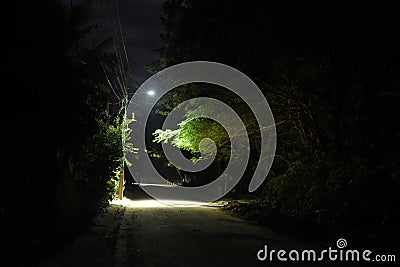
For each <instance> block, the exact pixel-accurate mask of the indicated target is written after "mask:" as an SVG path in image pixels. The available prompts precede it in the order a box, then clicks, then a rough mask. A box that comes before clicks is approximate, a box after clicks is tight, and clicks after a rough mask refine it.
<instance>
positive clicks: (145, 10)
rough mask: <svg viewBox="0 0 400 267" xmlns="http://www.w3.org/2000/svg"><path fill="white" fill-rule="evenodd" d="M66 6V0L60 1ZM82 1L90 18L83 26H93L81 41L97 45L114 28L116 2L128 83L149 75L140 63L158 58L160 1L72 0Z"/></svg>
mask: <svg viewBox="0 0 400 267" xmlns="http://www.w3.org/2000/svg"><path fill="white" fill-rule="evenodd" d="M64 2H65V3H66V4H67V5H69V4H70V0H64ZM83 2H87V3H86V7H87V11H88V12H89V13H90V17H91V19H90V20H89V21H87V22H86V24H87V25H90V24H95V25H97V28H96V29H94V30H92V32H91V33H90V34H89V35H88V36H87V38H86V39H85V40H84V41H85V42H87V45H89V46H90V47H93V46H96V45H99V44H100V43H102V42H103V41H104V40H106V39H108V38H110V37H111V36H112V35H113V33H114V31H115V30H118V13H117V9H116V3H117V4H118V8H119V14H120V19H121V25H122V31H123V35H124V41H125V45H126V50H127V54H128V59H129V62H130V67H131V69H132V74H131V77H130V78H131V82H133V83H139V84H140V83H142V82H143V81H145V80H146V79H147V78H148V77H149V76H150V75H151V74H150V73H148V72H147V71H146V70H145V69H144V66H145V65H148V64H150V63H152V62H153V61H155V60H157V59H158V53H157V52H156V49H157V48H159V47H160V46H161V37H160V35H161V34H162V32H163V26H162V22H161V19H160V18H161V16H162V3H163V0H119V1H114V0H112V1H110V0H90V1H83V0H74V1H73V4H74V5H79V4H82V3H83Z"/></svg>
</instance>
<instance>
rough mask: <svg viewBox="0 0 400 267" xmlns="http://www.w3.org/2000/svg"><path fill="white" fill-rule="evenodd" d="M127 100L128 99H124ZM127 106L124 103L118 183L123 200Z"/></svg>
mask: <svg viewBox="0 0 400 267" xmlns="http://www.w3.org/2000/svg"><path fill="white" fill-rule="evenodd" d="M124 100H126V99H124ZM126 105H127V101H126V102H125V101H123V109H124V114H123V117H122V132H121V143H122V153H123V155H122V158H121V166H120V170H119V181H118V191H117V192H118V199H120V200H122V199H123V198H124V185H125V177H124V172H125V149H124V148H125V134H126V127H128V124H127V122H126Z"/></svg>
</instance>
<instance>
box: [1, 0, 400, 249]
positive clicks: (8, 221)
mask: <svg viewBox="0 0 400 267" xmlns="http://www.w3.org/2000/svg"><path fill="white" fill-rule="evenodd" d="M163 7H164V12H165V14H164V16H163V23H164V26H165V34H164V35H163V36H162V42H163V43H162V47H160V49H159V52H160V59H159V60H157V61H156V62H154V63H153V64H151V66H147V67H148V69H149V71H152V72H156V71H158V70H161V69H162V68H165V67H168V66H172V65H174V64H177V63H182V62H186V61H191V60H208V61H215V62H220V63H224V64H227V65H230V66H232V67H234V68H237V69H239V70H240V71H242V72H243V73H245V74H246V75H248V76H249V77H250V78H251V79H252V80H253V81H255V83H256V84H257V85H258V86H259V88H260V89H261V90H262V92H263V93H264V95H265V96H266V98H267V100H268V102H269V104H270V106H271V109H272V112H273V114H274V117H275V121H276V123H277V126H276V127H277V134H278V144H277V151H276V157H275V161H274V164H273V166H272V169H271V172H270V173H269V176H268V178H267V180H266V182H265V183H264V184H263V185H262V186H261V188H260V189H258V190H257V191H256V192H255V193H254V194H252V195H251V197H252V198H254V199H256V201H254V202H252V205H251V206H247V207H245V209H247V211H244V213H246V212H247V213H249V212H248V211H249V210H251V211H254V213H252V214H248V216H250V218H251V219H254V220H257V221H259V222H262V223H265V224H267V225H271V226H274V227H278V228H279V227H281V228H284V229H285V230H288V229H289V230H290V229H292V230H291V231H292V232H296V231H297V232H303V233H304V234H307V235H308V234H309V235H314V238H316V239H322V240H323V239H330V238H333V239H335V238H337V237H338V235H349V236H352V238H354V240H356V241H354V242H357V244H359V245H361V246H366V247H368V246H369V245H373V244H374V243H375V241H376V240H379V241H380V242H378V243H377V244H376V246H378V247H379V248H382V247H384V246H386V247H388V248H392V249H396V248H397V249H398V239H399V230H398V225H399V224H400V220H399V219H400V218H399V209H398V203H400V199H399V198H400V180H399V179H400V162H399V161H400V157H399V154H398V151H400V143H399V139H400V128H399V127H398V118H397V116H398V114H400V110H399V108H400V105H399V104H400V91H399V90H400V89H399V87H400V68H399V66H400V64H399V60H400V58H399V57H398V56H399V50H398V47H400V44H399V41H398V38H397V36H396V35H398V34H397V33H398V32H399V25H400V21H399V20H400V17H399V15H398V14H399V11H400V10H399V9H398V8H397V6H389V5H388V6H385V5H383V4H382V5H379V6H377V5H373V4H372V3H371V4H367V3H366V2H365V3H363V4H362V5H354V6H352V5H350V4H339V3H338V2H336V3H334V4H333V1H315V2H314V3H311V2H307V3H305V2H304V1H253V2H246V3H243V2H241V1H228V0H219V1H204V0H186V1H177V0H167V1H165V3H164V5H163ZM7 9H8V10H13V13H15V17H14V18H13V19H12V20H9V21H5V22H3V23H2V25H4V28H5V29H4V32H3V36H4V41H3V42H4V44H5V45H6V46H5V47H6V48H3V85H2V104H1V106H2V113H1V114H2V127H1V134H2V136H1V139H0V140H1V147H2V149H3V150H2V151H3V157H2V163H3V168H2V170H1V171H2V174H1V177H2V180H1V185H0V220H1V221H0V227H1V228H0V233H1V237H2V238H1V240H0V244H1V246H2V247H4V250H3V251H12V250H15V249H19V250H24V251H26V253H27V255H31V256H39V257H40V256H41V255H43V254H45V253H48V252H49V251H51V250H52V249H56V247H57V246H54V244H63V243H65V242H68V240H69V239H70V238H71V237H73V236H74V235H76V234H77V233H79V231H81V230H82V229H84V228H85V226H86V225H88V224H90V221H91V219H92V218H93V216H94V215H95V214H96V213H97V212H98V210H99V208H101V207H102V206H104V205H106V204H107V203H108V202H107V201H108V200H109V199H111V198H112V197H113V194H114V193H115V186H116V180H115V179H116V178H115V177H116V175H115V172H116V170H117V169H118V167H119V166H120V160H121V157H122V156H123V155H122V147H121V143H120V141H121V134H122V130H121V120H122V119H123V116H122V114H121V112H120V111H121V109H120V106H118V105H116V106H114V107H112V106H111V107H110V103H115V102H116V101H117V100H118V99H116V96H115V95H114V94H113V92H112V90H111V89H110V88H109V86H108V83H107V80H106V78H105V76H104V71H103V70H102V68H101V65H100V64H99V58H102V60H103V61H107V62H108V64H109V65H110V66H112V65H113V64H118V63H116V62H117V60H116V59H115V58H114V57H113V55H112V54H107V53H105V52H102V51H101V50H98V49H93V48H90V49H89V48H85V47H82V46H80V42H79V40H81V39H82V38H83V36H85V35H86V34H90V27H84V26H82V24H80V21H81V18H82V16H83V17H84V16H85V13H84V12H83V11H82V12H81V13H80V10H76V12H75V13H73V14H71V12H70V10H69V8H68V7H65V6H63V5H62V4H61V3H59V2H58V1H50V0H49V1H46V0H41V1H19V2H18V3H15V4H10V7H7ZM3 19H4V18H3ZM129 53H131V55H130V56H131V57H134V56H135V53H136V52H135V51H130V52H129ZM4 59H5V60H4ZM207 90H209V91H210V92H211V91H212V94H213V96H214V97H216V98H218V99H220V100H222V101H224V102H226V103H231V104H234V105H236V107H235V110H236V111H237V112H238V113H240V114H242V116H241V118H242V119H243V121H244V123H245V125H246V127H248V129H253V128H255V127H256V125H255V124H254V120H253V117H252V115H251V114H249V112H248V107H246V106H244V105H243V103H242V102H240V101H239V100H237V99H235V98H234V97H232V95H230V94H229V93H227V92H226V91H224V90H223V89H220V90H215V88H211V87H210V86H208V85H203V84H192V85H188V86H185V87H183V88H180V89H177V90H175V91H173V92H172V93H171V94H169V95H167V96H165V97H164V98H163V99H162V102H160V103H159V105H158V111H159V113H161V114H163V113H164V114H167V113H168V111H170V110H171V109H172V108H173V107H174V106H176V105H178V104H179V103H180V102H181V101H182V100H186V99H188V98H189V97H195V96H203V95H205V94H207V92H208V91H207ZM202 124H204V125H205V126H206V128H207V127H209V126H210V122H209V121H198V124H196V126H201V125H202ZM188 127H189V126H188ZM192 127H193V126H192ZM198 128H202V127H198ZM208 129H211V128H208ZM212 129H214V128H212ZM199 134H201V133H199ZM224 134H225V133H224V132H221V135H220V138H223V137H224ZM216 137H217V138H219V136H218V135H216ZM258 138H259V133H257V132H255V134H254V135H253V136H250V141H251V148H252V149H253V150H254V151H257V149H258V146H257V142H258V141H259V140H258ZM219 148H220V149H221V151H222V153H221V154H220V155H219V157H217V160H218V162H219V164H220V165H222V166H224V164H226V157H225V155H224V149H226V144H221V146H220V147H219ZM154 149H155V150H156V149H157V147H155V148H154ZM187 150H188V151H187V152H192V154H193V155H196V151H190V149H187ZM256 158H257V152H255V153H254V154H252V159H253V160H252V161H251V162H250V166H249V167H248V170H247V172H246V174H245V177H244V179H242V180H241V182H240V183H239V184H238V186H237V187H236V188H235V190H234V192H232V193H231V194H230V196H231V197H232V198H235V197H237V198H241V197H244V196H246V195H247V193H246V190H247V186H248V183H249V179H250V178H251V172H252V170H254V166H255V165H256V164H257V162H256V160H255V159H256ZM213 171H215V169H213ZM192 178H193V179H194V180H196V179H197V181H198V180H199V179H200V180H201V177H200V178H199V177H192Z"/></svg>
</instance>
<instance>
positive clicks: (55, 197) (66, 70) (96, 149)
mask: <svg viewBox="0 0 400 267" xmlns="http://www.w3.org/2000/svg"><path fill="white" fill-rule="evenodd" d="M2 9H3V8H2ZM3 12H4V13H9V14H12V15H13V16H10V17H8V16H7V19H6V21H5V22H3V23H2V25H3V29H4V30H5V31H4V32H3V38H4V39H3V45H5V46H3V60H2V62H3V67H2V69H3V74H4V75H3V76H2V77H3V83H2V84H3V85H2V92H1V94H2V97H1V98H2V103H1V106H2V114H1V116H2V121H1V124H2V126H1V133H2V137H1V147H2V151H3V156H2V160H1V161H2V163H3V164H2V166H3V167H2V170H1V177H2V178H1V185H0V220H1V225H0V226H1V228H0V236H1V238H0V244H1V250H2V255H10V256H11V255H17V257H18V258H14V259H13V260H12V262H14V263H15V262H18V261H19V260H24V259H29V258H30V257H32V256H33V257H41V256H43V255H46V254H47V253H49V252H51V251H53V250H54V249H57V248H58V247H59V245H62V244H64V243H65V242H68V241H69V240H70V239H71V238H72V237H73V236H74V234H76V233H78V232H79V231H80V230H82V229H84V227H85V225H88V223H89V222H90V220H91V219H92V217H93V216H94V215H95V214H96V213H97V212H98V211H99V208H100V207H102V206H103V205H104V204H105V203H107V202H106V201H107V200H108V199H110V197H112V194H113V193H114V190H115V185H116V179H115V178H114V171H115V170H117V169H118V167H119V165H120V159H121V157H122V149H121V127H120V121H121V118H122V117H121V116H120V114H119V112H118V111H119V109H118V106H117V107H115V108H114V109H111V110H110V108H109V103H112V102H116V101H117V99H115V96H114V95H113V93H112V91H111V89H110V88H109V87H108V85H107V81H106V79H105V77H104V73H103V70H102V69H101V67H100V64H99V60H98V59H99V58H100V57H102V58H108V59H110V62H113V60H112V56H111V55H108V56H107V55H105V54H104V53H103V52H101V51H99V50H94V49H87V48H85V47H84V46H83V44H82V42H81V40H82V38H83V37H84V36H85V35H86V34H88V32H89V31H90V27H87V26H88V25H83V24H81V20H82V19H84V18H85V16H86V15H85V12H84V9H83V8H79V7H76V8H75V9H74V10H73V12H72V13H71V9H70V7H66V6H64V5H63V4H62V3H61V2H60V1H51V0H41V1H15V3H13V4H7V5H5V7H4V9H3ZM3 19H5V17H3ZM4 58H5V60H4ZM110 64H111V63H110ZM9 252H13V254H10V253H9ZM15 253H16V254H15ZM7 262H8V263H11V262H10V259H7V257H2V259H0V265H2V266H3V263H7Z"/></svg>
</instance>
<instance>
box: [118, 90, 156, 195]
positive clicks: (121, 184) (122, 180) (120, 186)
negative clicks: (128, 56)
mask: <svg viewBox="0 0 400 267" xmlns="http://www.w3.org/2000/svg"><path fill="white" fill-rule="evenodd" d="M143 93H144V94H147V95H149V96H153V95H155V92H154V91H153V90H150V91H147V92H143ZM143 93H141V94H143ZM126 106H127V103H124V118H123V122H122V127H123V130H122V140H121V141H122V149H124V145H125V127H128V124H126ZM125 124H126V125H125ZM124 170H125V154H124V155H122V159H121V166H120V171H119V181H118V190H117V195H118V199H120V200H122V199H123V198H124V185H125V178H124Z"/></svg>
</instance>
